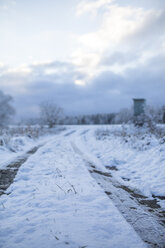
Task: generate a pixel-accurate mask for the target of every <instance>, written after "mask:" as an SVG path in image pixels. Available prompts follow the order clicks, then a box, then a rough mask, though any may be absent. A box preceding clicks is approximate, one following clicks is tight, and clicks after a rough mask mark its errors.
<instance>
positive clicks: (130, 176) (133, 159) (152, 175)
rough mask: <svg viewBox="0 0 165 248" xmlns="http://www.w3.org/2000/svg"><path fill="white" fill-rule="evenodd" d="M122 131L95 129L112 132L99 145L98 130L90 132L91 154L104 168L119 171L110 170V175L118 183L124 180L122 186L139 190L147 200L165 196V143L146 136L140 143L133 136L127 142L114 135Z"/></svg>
mask: <svg viewBox="0 0 165 248" xmlns="http://www.w3.org/2000/svg"><path fill="white" fill-rule="evenodd" d="M120 128H121V127H120V126H119V127H118V126H114V127H112V126H109V127H108V126H107V127H106V128H105V127H102V128H99V127H97V128H95V130H98V129H100V130H106V131H107V130H109V131H110V136H108V137H106V138H105V139H97V142H96V135H94V132H95V131H94V130H92V129H91V130H90V131H89V132H88V133H87V134H86V137H83V140H84V142H85V143H86V145H87V144H88V151H89V152H91V153H92V154H94V155H95V156H97V158H99V160H100V161H101V163H102V165H104V166H105V167H106V166H115V167H116V168H117V169H118V171H115V170H111V173H112V174H113V175H114V177H116V178H117V179H118V180H119V181H121V180H122V178H124V179H125V180H122V183H124V184H126V185H128V186H131V187H133V188H135V189H139V190H140V191H141V192H142V193H143V194H144V195H146V196H148V197H152V195H156V196H165V142H163V143H161V142H160V140H159V139H156V138H155V137H154V136H151V137H150V136H148V135H146V136H145V134H144V139H143V138H142V140H139V137H138V136H136V135H132V136H131V137H130V138H128V139H127V143H126V142H125V141H124V139H123V137H120V136H118V135H115V131H116V132H117V131H118V130H119V129H120ZM115 129H116V130H115ZM164 139H165V137H164ZM89 149H90V150H89Z"/></svg>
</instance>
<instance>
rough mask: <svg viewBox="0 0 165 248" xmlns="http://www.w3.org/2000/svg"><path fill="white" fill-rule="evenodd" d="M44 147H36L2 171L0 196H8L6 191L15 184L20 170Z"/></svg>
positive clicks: (0, 175) (0, 174) (0, 170)
mask: <svg viewBox="0 0 165 248" xmlns="http://www.w3.org/2000/svg"><path fill="white" fill-rule="evenodd" d="M41 146H42V145H39V146H35V147H33V148H32V149H30V150H29V151H27V152H26V153H25V154H24V155H22V156H19V157H17V158H16V159H15V160H14V161H12V162H10V164H8V165H7V166H6V168H4V169H0V196H1V195H2V194H6V193H5V191H6V190H7V189H8V188H9V186H10V185H11V184H12V183H13V181H14V178H15V177H16V175H17V173H18V170H19V168H20V167H21V165H22V164H23V163H25V162H26V160H27V159H28V158H29V157H30V156H31V155H32V154H34V153H35V152H36V151H37V150H38V149H39V148H40V147H41Z"/></svg>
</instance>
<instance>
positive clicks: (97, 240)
mask: <svg viewBox="0 0 165 248" xmlns="http://www.w3.org/2000/svg"><path fill="white" fill-rule="evenodd" d="M98 128H99V129H100V127H97V126H77V127H76V126H72V127H67V130H65V131H64V132H62V133H60V134H58V135H54V136H52V137H51V138H50V137H49V141H48V138H47V139H46V143H45V145H44V146H42V147H41V148H39V149H38V151H37V152H36V153H35V154H33V155H31V156H30V157H29V159H28V160H27V161H26V162H25V163H24V164H23V165H22V166H21V167H20V169H19V171H18V174H17V175H16V178H15V181H14V183H13V184H12V185H11V186H10V187H9V188H8V190H7V193H8V194H6V195H2V196H1V197H0V247H2V248H18V247H20V248H27V247H32V248H33V247H34V248H36V247H40V248H54V247H58V248H60V247H62V248H63V247H70V248H80V247H81V248H83V247H84V248H85V247H87V248H102V247H104V248H106V247H107V248H115V247H116V248H124V247H125V248H129V247H131V248H132V247H135V248H136V247H139V248H142V247H146V245H145V244H144V243H143V242H142V240H141V239H140V237H139V236H138V235H137V233H136V232H135V231H134V229H133V228H132V227H131V225H130V224H128V223H127V222H126V220H125V219H124V217H123V216H122V215H121V213H120V212H119V211H118V209H117V208H116V207H115V206H114V204H113V202H112V201H111V200H110V199H109V198H108V197H107V195H106V194H105V193H104V191H103V189H102V188H100V186H99V185H98V184H97V183H96V181H95V180H94V179H93V178H92V177H91V175H90V174H89V172H88V170H87V168H86V166H85V162H84V158H85V159H86V160H88V161H89V162H91V163H92V164H95V166H96V167H97V168H100V169H101V170H102V171H104V170H106V166H115V167H117V168H118V171H114V172H113V173H114V176H115V177H117V178H118V179H119V180H123V179H122V177H123V178H127V179H129V181H125V180H124V181H123V182H124V183H127V184H130V185H131V186H133V187H137V188H138V189H140V190H142V191H143V192H144V193H145V194H147V195H150V196H151V195H152V194H156V195H157V194H158V195H161V196H164V195H165V188H164V187H165V180H164V179H163V176H164V175H165V163H164V161H165V160H164V159H165V157H163V156H164V155H165V153H164V150H163V149H164V148H165V147H164V144H158V143H157V141H153V144H151V145H150V146H149V148H147V149H146V150H145V149H142V150H140V149H136V148H134V147H132V146H131V144H130V141H129V142H127V143H128V144H127V143H125V142H124V141H122V138H121V137H120V136H117V135H116V134H114V131H115V130H116V129H115V128H117V130H118V131H119V129H121V127H108V129H110V133H111V132H112V134H110V135H109V131H108V132H107V133H108V135H107V136H106V137H104V138H103V136H102V134H101V133H102V131H101V132H98V131H97V130H98ZM114 129H115V130H114ZM101 130H104V131H105V127H102V128H101ZM106 131H107V127H106ZM100 135H101V137H100ZM137 143H138V142H137ZM134 144H135V142H134ZM147 146H148V145H147ZM76 147H79V149H80V151H82V152H83V156H81V153H80V152H76ZM163 154H164V155H163ZM84 156H85V157H84ZM3 163H4V161H3ZM133 163H134V164H133ZM156 164H157V166H156ZM131 165H132V167H131ZM163 165H164V166H163Z"/></svg>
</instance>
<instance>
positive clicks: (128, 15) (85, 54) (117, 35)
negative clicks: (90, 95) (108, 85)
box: [72, 1, 165, 80]
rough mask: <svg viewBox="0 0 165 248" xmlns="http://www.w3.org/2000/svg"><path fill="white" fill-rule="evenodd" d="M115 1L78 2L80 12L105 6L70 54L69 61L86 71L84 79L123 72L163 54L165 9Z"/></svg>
mask: <svg viewBox="0 0 165 248" xmlns="http://www.w3.org/2000/svg"><path fill="white" fill-rule="evenodd" d="M119 2H120V1H85V2H84V1H83V2H82V3H81V4H80V6H81V5H82V6H81V7H82V8H80V9H81V10H82V13H84V12H87V11H89V10H91V9H92V8H94V9H95V10H97V11H99V9H100V8H102V6H104V7H105V8H104V11H103V12H102V23H101V25H100V27H99V28H98V30H96V31H94V32H90V33H86V34H84V35H81V36H80V37H79V43H80V48H79V49H78V50H77V51H75V52H74V54H73V59H72V62H73V63H74V64H75V65H76V66H77V67H79V70H80V71H81V72H84V73H85V72H86V73H87V74H88V79H87V80H90V79H91V78H92V77H93V76H94V75H96V74H98V73H100V72H101V71H104V70H105V71H106V70H110V71H113V72H115V73H123V72H125V71H126V70H127V69H129V68H130V69H131V68H135V67H138V66H139V65H141V64H144V63H145V62H147V60H149V59H150V58H152V57H154V56H157V54H158V53H159V54H162V53H164V43H165V11H164V10H163V9H153V8H149V9H148V8H147V9H146V8H141V7H135V6H133V4H132V5H131V2H130V1H129V3H130V4H129V5H128V4H127V5H121V4H119ZM127 2H128V1H127ZM97 17H98V16H96V18H97ZM108 65H109V66H108Z"/></svg>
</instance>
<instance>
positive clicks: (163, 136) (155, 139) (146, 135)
mask: <svg viewBox="0 0 165 248" xmlns="http://www.w3.org/2000/svg"><path fill="white" fill-rule="evenodd" d="M151 130H152V129H151V128H150V127H148V126H147V125H144V126H142V127H140V126H135V125H133V124H129V125H118V127H117V126H116V128H114V129H112V128H110V129H108V128H100V129H98V130H96V132H95V136H96V139H98V140H105V139H111V138H114V137H115V138H119V139H120V142H122V143H124V144H126V145H128V146H129V147H131V148H133V149H137V150H141V151H142V150H147V149H149V148H150V147H152V146H153V145H156V144H164V143H165V125H162V126H159V125H155V128H154V130H152V131H151Z"/></svg>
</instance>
